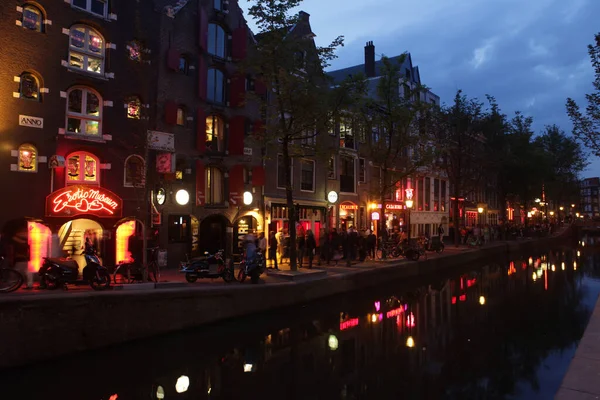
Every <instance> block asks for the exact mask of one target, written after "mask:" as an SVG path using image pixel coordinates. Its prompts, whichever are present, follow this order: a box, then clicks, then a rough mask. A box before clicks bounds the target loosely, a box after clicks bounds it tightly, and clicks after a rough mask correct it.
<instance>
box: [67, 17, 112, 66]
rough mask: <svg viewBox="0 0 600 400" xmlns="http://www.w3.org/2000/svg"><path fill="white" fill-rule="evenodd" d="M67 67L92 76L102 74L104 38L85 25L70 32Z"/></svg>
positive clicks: (72, 28) (78, 26) (75, 27)
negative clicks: (89, 73)
mask: <svg viewBox="0 0 600 400" xmlns="http://www.w3.org/2000/svg"><path fill="white" fill-rule="evenodd" d="M70 36H71V40H70V41H69V67H70V68H74V69H78V70H81V71H86V72H91V73H94V74H103V73H104V51H105V46H104V38H103V37H102V36H101V35H100V34H99V33H98V32H96V31H95V30H94V29H92V28H90V27H89V26H86V25H75V26H72V27H71V30H70Z"/></svg>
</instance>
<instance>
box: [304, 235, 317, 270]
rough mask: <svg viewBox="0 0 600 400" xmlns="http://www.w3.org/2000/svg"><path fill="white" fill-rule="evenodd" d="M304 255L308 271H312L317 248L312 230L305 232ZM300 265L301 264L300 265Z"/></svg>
mask: <svg viewBox="0 0 600 400" xmlns="http://www.w3.org/2000/svg"><path fill="white" fill-rule="evenodd" d="M305 246H306V253H307V254H308V269H312V263H313V257H314V256H315V250H316V248H317V242H316V240H315V235H314V234H313V231H312V230H310V229H309V230H307V231H306V243H305ZM301 265H302V264H301Z"/></svg>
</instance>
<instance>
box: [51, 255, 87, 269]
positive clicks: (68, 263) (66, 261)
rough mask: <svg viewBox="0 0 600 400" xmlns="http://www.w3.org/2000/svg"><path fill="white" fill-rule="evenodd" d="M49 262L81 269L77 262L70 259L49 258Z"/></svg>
mask: <svg viewBox="0 0 600 400" xmlns="http://www.w3.org/2000/svg"><path fill="white" fill-rule="evenodd" d="M47 260H48V261H50V262H53V263H55V264H58V265H61V266H63V267H66V268H70V269H77V270H78V269H79V264H77V261H75V260H71V259H68V258H47Z"/></svg>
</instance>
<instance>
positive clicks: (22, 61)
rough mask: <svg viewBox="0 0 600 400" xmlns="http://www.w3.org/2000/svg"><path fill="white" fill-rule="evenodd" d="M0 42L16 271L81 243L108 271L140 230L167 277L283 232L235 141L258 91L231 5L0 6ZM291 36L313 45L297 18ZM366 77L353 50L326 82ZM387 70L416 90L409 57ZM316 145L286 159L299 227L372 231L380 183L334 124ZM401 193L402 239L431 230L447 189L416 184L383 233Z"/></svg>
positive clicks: (1, 137) (241, 137)
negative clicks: (328, 150) (185, 263)
mask: <svg viewBox="0 0 600 400" xmlns="http://www.w3.org/2000/svg"><path fill="white" fill-rule="evenodd" d="M0 30H1V31H2V32H3V35H2V36H1V37H0V48H2V49H3V51H2V52H1V53H0V87H1V89H2V91H1V92H0V93H2V96H0V141H1V144H2V146H0V152H1V154H2V156H1V157H0V182H2V185H3V187H4V188H5V193H6V194H7V195H5V196H4V198H3V207H2V210H1V211H0V228H1V230H2V236H3V238H4V240H8V241H9V242H10V243H12V244H13V250H14V254H13V255H14V257H15V259H16V261H26V262H28V263H29V268H30V269H31V270H35V269H37V268H39V263H40V260H41V257H42V256H44V255H48V254H54V255H57V254H70V255H72V256H74V257H75V258H76V259H78V257H79V258H80V255H81V248H82V246H83V242H84V240H85V238H86V237H90V238H91V239H92V240H93V242H94V244H95V245H96V247H97V248H98V250H99V251H100V254H101V255H102V256H103V258H104V260H105V263H107V264H112V263H115V262H117V261H120V260H123V259H126V258H128V257H130V254H129V251H130V250H131V249H130V248H129V246H130V242H131V241H130V240H129V238H130V237H131V236H134V237H140V236H141V235H142V234H143V232H144V231H145V232H146V234H148V235H149V236H151V238H152V242H151V243H152V245H157V246H159V247H160V248H162V249H165V250H166V253H161V262H164V263H165V264H168V265H169V266H175V265H177V263H178V262H179V261H181V260H183V259H184V258H185V255H186V254H191V255H194V254H198V253H199V252H201V251H204V250H208V251H216V250H218V249H221V248H224V249H225V250H226V251H227V252H228V253H230V254H231V253H234V254H235V253H237V252H239V246H238V243H239V238H240V237H241V236H242V235H244V234H245V233H246V232H248V231H250V230H253V231H267V230H268V231H277V230H279V229H281V228H285V227H286V226H287V224H288V221H287V209H286V207H285V203H286V202H285V190H284V188H283V187H284V184H283V183H284V180H283V169H282V168H281V166H280V164H279V162H278V161H279V154H278V152H277V149H274V150H273V149H269V150H268V151H267V152H266V154H265V152H264V150H263V149H261V148H260V147H258V146H257V144H256V142H253V141H251V140H248V137H249V135H250V134H251V132H252V131H255V130H256V129H260V126H261V125H262V120H263V119H264V118H263V117H262V116H261V112H260V107H259V106H258V104H257V102H256V101H253V100H252V99H253V98H254V99H256V98H257V96H258V97H260V96H266V95H267V90H266V88H265V85H264V84H261V82H260V80H259V79H256V77H254V76H251V75H245V76H242V75H241V74H239V73H238V66H239V65H240V62H242V61H243V60H244V59H245V57H246V56H247V54H248V52H249V51H251V49H252V45H253V44H254V43H255V38H254V36H253V34H252V32H251V31H250V30H249V29H248V27H247V25H246V20H245V19H244V17H243V14H242V11H241V9H240V8H239V6H238V4H237V2H236V1H228V0H210V1H209V0H198V1H196V0H189V1H185V0H178V1H177V0H154V1H148V2H117V1H114V0H65V1H58V2H57V1H50V0H40V1H36V2H27V1H16V0H15V1H12V0H11V1H6V2H2V3H0ZM294 30H295V32H297V33H298V34H301V35H302V36H303V37H307V36H306V35H309V37H314V34H313V33H312V30H311V27H310V22H309V15H308V14H306V13H303V12H301V13H300V18H299V20H298V23H297V26H296V27H295V28H294ZM379 64H380V61H377V62H376V61H375V50H374V46H373V45H372V43H369V44H367V46H366V47H365V63H364V64H361V65H357V66H354V67H350V68H346V69H343V70H339V71H333V72H331V73H330V75H331V76H332V77H333V78H334V80H338V79H343V78H345V77H346V76H347V75H349V74H353V73H355V72H357V71H359V70H364V71H365V72H366V73H367V75H368V76H369V78H370V79H372V80H374V81H375V80H377V78H378V70H379ZM403 69H404V70H405V71H406V81H407V82H409V83H411V82H412V83H415V84H416V83H419V82H420V76H419V71H418V68H417V67H415V66H413V65H412V60H411V58H410V57H407V59H406V61H405V65H403ZM249 92H252V93H253V95H252V96H247V93H249ZM423 96H424V100H425V101H428V102H432V103H435V104H439V97H438V96H436V95H435V94H433V93H431V92H427V93H425V94H423ZM316 140H317V145H319V144H320V143H321V141H322V142H323V143H327V144H328V145H329V146H333V148H334V151H333V156H332V157H331V159H330V160H328V161H323V160H319V159H310V158H309V159H295V160H294V161H293V162H294V165H293V185H294V199H295V201H296V203H297V204H298V205H299V207H300V223H301V224H302V225H304V227H305V228H306V229H312V230H313V231H314V232H315V233H316V234H317V235H319V233H320V231H321V229H322V228H326V227H327V228H329V227H338V228H343V227H349V226H350V225H352V226H355V227H357V228H359V229H369V228H372V227H373V220H372V218H371V217H372V212H373V210H374V209H376V208H377V204H376V200H375V199H374V198H373V197H372V194H371V193H373V189H374V187H376V186H377V185H378V184H379V175H378V174H379V173H380V172H379V169H378V168H377V165H373V163H372V162H371V161H370V160H369V159H368V157H367V156H366V154H365V152H364V151H362V150H361V144H362V141H361V136H360V135H358V131H357V130H356V129H353V127H352V125H351V124H348V123H347V122H345V121H344V120H338V121H337V123H336V125H335V128H334V129H333V130H332V131H331V132H328V133H327V134H322V135H319V136H318V137H317V139H316ZM264 156H266V157H264ZM266 171H271V172H269V173H267V172H266ZM325 171H326V173H325ZM408 187H410V188H412V189H413V193H414V201H415V206H414V207H413V211H412V212H411V217H410V218H411V224H412V229H411V231H412V232H415V233H420V234H421V233H426V232H429V233H433V232H435V230H436V228H437V226H438V225H439V224H447V222H448V209H449V207H448V204H449V187H448V182H447V179H446V178H445V177H444V176H443V175H432V174H430V173H423V174H422V175H420V176H414V177H410V178H409V179H406V180H405V181H404V182H402V183H401V184H400V185H398V187H397V188H396V190H393V191H390V194H389V202H388V206H387V207H386V213H385V216H386V225H387V226H388V228H393V227H400V226H402V225H405V224H406V223H407V220H408V215H407V212H408V211H407V210H406V207H405V203H404V201H405V198H404V196H405V193H406V191H405V189H407V188H408ZM244 192H249V193H252V198H251V199H250V201H246V202H244V201H243V198H242V197H243V193H244ZM332 192H333V193H335V195H336V196H331V194H332ZM245 203H248V204H245ZM149 215H150V216H149ZM382 219H383V218H382ZM380 223H382V222H381V221H380ZM446 226H447V225H446ZM144 227H145V228H144ZM446 231H447V229H446Z"/></svg>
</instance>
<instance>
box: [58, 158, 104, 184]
mask: <svg viewBox="0 0 600 400" xmlns="http://www.w3.org/2000/svg"><path fill="white" fill-rule="evenodd" d="M66 180H67V185H75V184H82V183H83V184H86V185H99V184H100V162H99V161H98V157H96V156H95V155H93V154H91V153H87V152H85V151H78V152H76V153H71V154H69V155H68V156H67V177H66Z"/></svg>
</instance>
